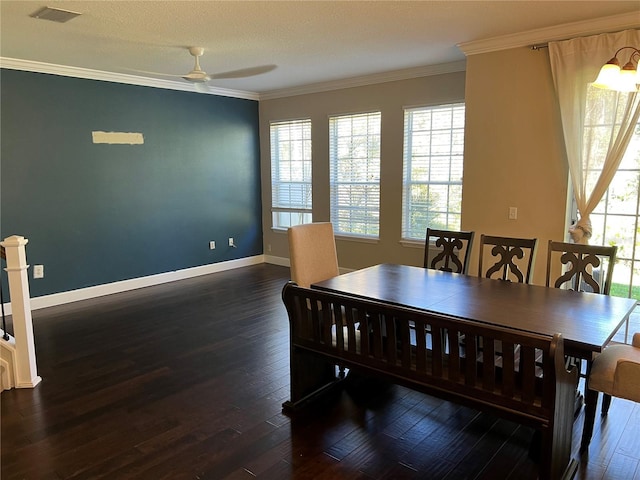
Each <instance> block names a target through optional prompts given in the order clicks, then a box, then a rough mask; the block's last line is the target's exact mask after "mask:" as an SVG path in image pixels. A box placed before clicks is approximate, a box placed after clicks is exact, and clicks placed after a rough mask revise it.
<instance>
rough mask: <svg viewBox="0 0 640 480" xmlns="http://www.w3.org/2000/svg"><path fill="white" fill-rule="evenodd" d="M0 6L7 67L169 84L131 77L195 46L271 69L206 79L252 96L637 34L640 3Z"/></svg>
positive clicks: (212, 56) (173, 62)
mask: <svg viewBox="0 0 640 480" xmlns="http://www.w3.org/2000/svg"><path fill="white" fill-rule="evenodd" d="M45 5H47V6H51V7H57V8H63V9H68V10H72V11H77V12H80V13H82V15H81V16H79V17H77V18H75V19H73V20H70V21H69V22H67V23H56V22H52V21H47V20H39V19H35V18H31V17H30V16H29V15H30V14H32V13H33V12H35V11H36V10H38V9H39V8H41V7H43V6H45ZM0 8H1V10H0V20H1V24H0V26H1V34H0V35H1V37H0V57H2V60H3V61H6V60H7V59H13V60H16V59H19V60H24V61H30V62H44V63H47V64H54V65H62V66H67V67H75V68H81V69H92V70H99V71H105V72H113V73H117V74H134V75H139V76H150V77H155V78H167V77H164V76H161V75H147V74H142V73H138V72H135V71H134V70H143V71H152V72H162V73H166V74H175V75H177V74H184V73H186V72H188V71H189V70H190V69H191V68H192V66H193V59H192V57H191V56H190V55H189V53H188V51H187V49H186V47H188V46H202V47H204V48H205V54H204V56H203V57H202V59H201V65H202V68H203V69H204V70H206V71H207V72H208V73H220V72H227V71H233V70H238V69H245V68H252V67H260V66H268V65H275V69H273V70H272V71H269V72H267V73H263V74H260V75H256V76H252V77H247V78H238V79H220V80H213V81H211V82H210V85H212V86H213V87H219V88H224V89H232V90H239V91H247V92H255V93H259V94H268V93H269V92H275V91H282V90H286V89H295V88H300V87H302V86H305V85H312V84H322V83H327V82H337V81H340V80H344V79H349V78H354V77H364V76H370V75H376V74H378V75H379V74H382V73H385V72H391V71H398V70H406V69H417V68H420V67H425V66H432V65H441V64H449V63H452V62H460V61H463V60H464V59H465V55H464V53H463V52H462V51H461V49H460V48H459V47H457V46H456V45H458V44H461V43H462V44H467V43H468V42H479V41H483V40H486V39H493V38H495V37H504V38H509V36H513V35H522V33H523V32H528V31H537V32H538V33H537V35H538V36H540V35H544V32H545V29H547V30H546V31H548V32H549V35H550V36H554V35H558V32H559V30H558V29H557V27H558V26H561V25H564V24H573V23H574V22H587V23H588V22H589V21H596V23H597V21H601V20H602V19H603V18H605V17H610V16H617V17H616V18H618V20H619V19H620V18H623V19H624V22H623V23H627V20H626V18H627V17H628V18H629V23H631V24H635V25H636V26H640V1H638V0H633V1H525V0H520V1H454V0H452V1H391V2H388V1H344V0H343V1H288V2H283V1H257V2H256V1H150V0H149V1H55V0H49V1H46V0H42V1H12V0H9V1H8V0H1V1H0ZM621 14H626V16H623V17H620V15H621ZM541 29H542V30H541ZM505 36H506V37H505ZM549 39H554V38H547V39H544V38H540V40H542V41H544V40H549ZM171 80H176V81H179V82H182V80H180V79H179V78H173V79H171Z"/></svg>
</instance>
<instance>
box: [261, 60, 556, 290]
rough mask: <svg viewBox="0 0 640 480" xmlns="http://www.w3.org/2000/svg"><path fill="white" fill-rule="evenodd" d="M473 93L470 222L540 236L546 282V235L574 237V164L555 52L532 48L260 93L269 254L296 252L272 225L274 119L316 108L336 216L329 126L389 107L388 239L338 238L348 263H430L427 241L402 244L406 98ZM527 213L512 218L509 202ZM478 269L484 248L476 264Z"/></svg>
mask: <svg viewBox="0 0 640 480" xmlns="http://www.w3.org/2000/svg"><path fill="white" fill-rule="evenodd" d="M458 101H465V102H466V115H467V119H466V126H465V131H466V138H465V167H464V168H465V170H464V185H463V205H462V226H463V228H465V229H473V230H475V231H476V232H477V235H478V237H477V241H476V247H475V248H474V251H476V250H477V245H478V242H479V235H480V233H491V234H494V235H506V236H523V237H532V236H537V237H538V238H539V239H540V248H539V251H538V261H537V266H536V275H535V278H536V280H537V282H536V283H543V282H544V280H543V278H544V273H545V272H544V271H545V260H546V258H545V256H546V242H547V240H548V239H549V238H554V239H562V238H564V233H563V232H564V230H565V203H566V192H567V169H566V167H565V163H564V160H563V157H562V156H561V153H560V152H561V146H562V142H561V132H560V130H559V123H558V122H559V118H558V114H557V111H556V107H555V102H554V93H553V86H552V82H551V74H550V70H549V61H548V53H547V52H546V50H543V51H531V50H529V49H526V48H522V49H514V50H508V51H502V52H497V53H490V54H483V55H475V56H472V57H470V58H469V59H468V60H467V72H466V74H465V72H457V73H449V74H443V75H435V76H430V77H423V78H417V79H412V80H403V81H396V82H388V83H384V84H378V85H370V86H365V87H356V88H348V89H343V90H336V91H330V92H324V93H316V94H310V95H300V96H295V97H287V98H281V99H273V100H265V101H261V102H260V150H261V163H262V200H263V229H264V237H263V238H264V251H265V254H267V255H271V256H274V257H288V244H287V237H286V234H284V233H282V232H276V231H273V230H272V229H271V212H270V206H271V185H270V176H271V173H270V172H271V170H270V168H271V167H270V151H269V149H270V145H269V123H270V122H272V121H281V120H288V119H297V118H311V121H312V143H313V147H312V148H313V217H314V220H315V221H328V220H329V160H328V159H329V131H328V117H329V116H330V115H333V114H344V113H359V112H368V111H380V112H381V113H382V139H381V187H380V188H381V211H380V240H379V241H378V242H375V243H363V242H358V241H350V240H342V239H338V240H337V242H336V243H337V249H338V261H339V264H340V267H341V268H347V269H355V268H362V267H365V266H369V265H374V264H376V263H382V262H393V263H403V264H408V265H422V262H423V255H424V247H423V246H419V247H418V248H416V247H415V246H407V245H402V244H400V231H401V213H400V212H401V206H402V146H403V145H402V143H403V107H409V106H420V105H436V104H441V103H450V102H458ZM510 206H515V207H517V208H518V219H517V220H515V221H514V220H508V218H507V217H508V215H507V214H508V207H510ZM476 270H477V253H474V256H473V258H472V263H471V267H470V273H472V274H475V273H476Z"/></svg>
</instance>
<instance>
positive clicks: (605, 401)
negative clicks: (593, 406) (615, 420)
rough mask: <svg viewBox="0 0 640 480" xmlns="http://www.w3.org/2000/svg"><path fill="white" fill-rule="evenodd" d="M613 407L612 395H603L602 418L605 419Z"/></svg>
mask: <svg viewBox="0 0 640 480" xmlns="http://www.w3.org/2000/svg"><path fill="white" fill-rule="evenodd" d="M610 405H611V395H609V394H608V393H604V394H603V395H602V412H601V413H602V416H603V417H604V416H605V415H606V414H607V413H609V406H610Z"/></svg>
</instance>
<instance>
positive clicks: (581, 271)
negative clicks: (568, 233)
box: [546, 240, 618, 295]
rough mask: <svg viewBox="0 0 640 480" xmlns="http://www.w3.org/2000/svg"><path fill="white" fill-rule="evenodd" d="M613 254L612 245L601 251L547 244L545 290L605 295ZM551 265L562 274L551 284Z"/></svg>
mask: <svg viewBox="0 0 640 480" xmlns="http://www.w3.org/2000/svg"><path fill="white" fill-rule="evenodd" d="M617 252H618V247H617V246H615V245H614V246H609V247H605V246H601V245H584V244H580V243H567V242H555V241H553V240H549V248H548V250H547V280H546V286H547V287H549V286H553V287H555V288H568V289H570V290H575V291H578V292H593V293H602V294H604V295H609V291H610V290H611V279H612V277H613V266H614V264H615V262H616V253H617ZM555 262H557V263H555ZM554 263H555V264H556V266H558V265H560V267H562V271H561V272H560V276H558V277H557V278H556V279H555V280H554V281H553V282H552V280H551V276H552V270H553V265H554Z"/></svg>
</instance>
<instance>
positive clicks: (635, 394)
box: [580, 332, 640, 450]
mask: <svg viewBox="0 0 640 480" xmlns="http://www.w3.org/2000/svg"><path fill="white" fill-rule="evenodd" d="M598 392H602V393H603V394H604V398H603V400H602V416H605V415H607V413H608V412H609V405H610V404H611V397H612V396H614V397H618V398H625V399H627V400H631V401H633V402H640V332H636V333H635V334H634V335H633V342H632V344H631V345H610V346H607V347H606V348H605V349H604V350H603V351H602V353H600V354H599V355H597V356H596V358H595V359H594V360H593V365H592V366H591V372H590V373H589V381H588V382H587V392H586V394H587V402H586V407H585V412H584V413H585V417H584V426H583V430H582V444H581V446H580V449H581V450H585V449H586V448H587V446H588V445H589V442H590V441H591V435H592V433H593V424H594V422H595V417H596V407H597V404H598Z"/></svg>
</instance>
